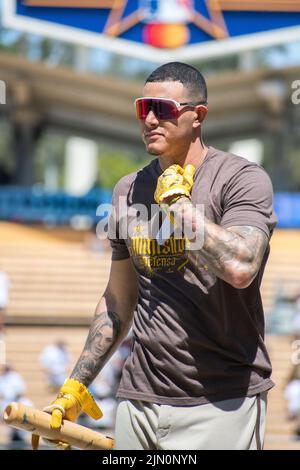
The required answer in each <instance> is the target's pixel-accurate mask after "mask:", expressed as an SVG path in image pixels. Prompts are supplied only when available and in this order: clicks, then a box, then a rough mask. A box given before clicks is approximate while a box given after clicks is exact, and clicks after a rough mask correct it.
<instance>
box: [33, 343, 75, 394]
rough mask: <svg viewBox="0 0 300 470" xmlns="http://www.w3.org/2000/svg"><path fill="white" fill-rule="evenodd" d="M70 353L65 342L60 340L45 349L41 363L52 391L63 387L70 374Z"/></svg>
mask: <svg viewBox="0 0 300 470" xmlns="http://www.w3.org/2000/svg"><path fill="white" fill-rule="evenodd" d="M70 359H71V358H70V353H69V351H68V349H67V345H66V343H65V341H63V340H61V339H59V340H57V341H56V342H55V343H53V344H49V345H48V346H46V347H45V349H43V351H42V353H41V355H40V357H39V361H40V364H41V367H42V368H43V370H44V372H45V374H46V376H47V383H48V386H49V388H50V389H51V391H56V390H58V389H59V387H61V385H62V384H63V382H64V380H65V378H66V377H67V374H68V368H69V365H70Z"/></svg>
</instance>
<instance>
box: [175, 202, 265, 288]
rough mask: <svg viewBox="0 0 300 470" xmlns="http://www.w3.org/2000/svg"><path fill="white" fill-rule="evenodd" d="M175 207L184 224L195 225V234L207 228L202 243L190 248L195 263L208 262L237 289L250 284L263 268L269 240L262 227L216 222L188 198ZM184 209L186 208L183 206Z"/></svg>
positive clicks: (213, 269)
mask: <svg viewBox="0 0 300 470" xmlns="http://www.w3.org/2000/svg"><path fill="white" fill-rule="evenodd" d="M172 208H174V209H175V211H178V213H180V214H181V215H182V214H183V218H184V223H185V224H188V225H189V226H192V227H193V231H194V233H197V231H199V230H201V229H204V231H203V235H204V240H203V246H202V248H201V249H199V250H191V251H189V254H188V257H189V259H190V260H191V261H192V262H193V264H194V265H196V266H197V265H199V263H200V260H201V263H202V264H203V261H204V263H206V264H207V266H208V269H210V270H211V271H212V272H214V274H215V275H216V276H218V277H219V278H221V279H223V280H224V281H226V282H228V283H229V284H231V285H232V286H233V287H236V288H237V289H244V288H245V287H248V286H249V285H250V284H251V282H252V281H253V279H254V278H255V276H256V275H257V272H258V270H259V268H260V265H261V262H262V259H263V255H264V253H265V250H266V248H267V246H268V243H269V240H268V237H267V236H266V234H265V233H264V232H263V231H262V230H260V229H259V228H256V227H252V226H233V227H229V228H227V229H225V228H223V227H221V226H219V225H216V224H214V223H213V222H211V221H210V220H208V219H207V218H206V217H204V216H203V215H202V214H200V213H199V212H197V216H196V208H194V207H193V205H192V204H191V203H190V202H189V201H188V200H187V199H185V198H181V199H180V200H179V201H178V202H177V203H176V204H174V206H172ZM183 208H184V209H183Z"/></svg>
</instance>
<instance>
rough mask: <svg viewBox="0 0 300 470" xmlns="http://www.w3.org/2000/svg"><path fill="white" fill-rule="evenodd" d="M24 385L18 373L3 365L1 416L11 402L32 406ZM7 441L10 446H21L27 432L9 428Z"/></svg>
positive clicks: (0, 380)
mask: <svg viewBox="0 0 300 470" xmlns="http://www.w3.org/2000/svg"><path fill="white" fill-rule="evenodd" d="M25 393H26V385H25V382H24V380H23V378H22V376H21V374H19V372H16V371H15V370H14V369H13V367H12V366H11V365H8V364H7V365H5V366H3V367H2V368H1V370H0V413H1V417H3V413H4V410H5V408H6V407H7V406H8V405H9V404H10V403H11V402H13V401H14V402H18V403H23V404H24V405H26V406H33V403H32V402H31V400H29V398H27V397H26V395H25ZM9 441H10V443H9V444H10V446H11V447H12V448H16V446H17V447H18V448H21V447H23V446H25V445H26V444H27V443H28V433H27V432H26V431H23V430H20V429H15V428H9Z"/></svg>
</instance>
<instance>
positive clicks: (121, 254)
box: [108, 185, 130, 261]
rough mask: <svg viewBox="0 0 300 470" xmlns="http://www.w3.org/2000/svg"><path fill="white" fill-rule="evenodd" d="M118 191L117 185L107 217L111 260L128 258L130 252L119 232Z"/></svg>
mask: <svg viewBox="0 0 300 470" xmlns="http://www.w3.org/2000/svg"><path fill="white" fill-rule="evenodd" d="M119 198H120V191H119V185H117V186H116V187H115V188H114V191H113V196H112V212H111V215H110V217H109V222H108V224H109V225H108V226H109V230H108V239H109V242H110V246H111V248H112V257H111V259H112V261H121V260H123V259H127V258H130V254H129V251H128V248H127V245H126V242H125V239H124V238H122V236H121V234H120V216H121V215H120V208H119V200H120V199H119Z"/></svg>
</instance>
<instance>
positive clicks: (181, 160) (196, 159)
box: [158, 144, 208, 171]
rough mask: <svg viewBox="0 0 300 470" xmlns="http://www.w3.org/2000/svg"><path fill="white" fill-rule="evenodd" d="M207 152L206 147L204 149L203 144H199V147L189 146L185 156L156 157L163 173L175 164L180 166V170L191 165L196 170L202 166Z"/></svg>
mask: <svg viewBox="0 0 300 470" xmlns="http://www.w3.org/2000/svg"><path fill="white" fill-rule="evenodd" d="M207 152H208V147H206V145H204V144H203V146H202V144H200V146H199V145H195V146H191V147H190V148H189V151H188V152H187V154H186V155H182V154H181V155H178V156H168V155H160V156H159V157H158V160H159V165H160V167H161V169H162V170H163V171H165V170H166V169H167V168H169V166H171V165H174V164H175V163H176V164H177V165H180V166H181V167H182V168H184V167H185V166H186V165H188V164H191V165H194V167H195V168H196V169H197V168H199V166H200V165H201V164H202V162H203V160H204V158H205V157H206V154H207Z"/></svg>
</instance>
